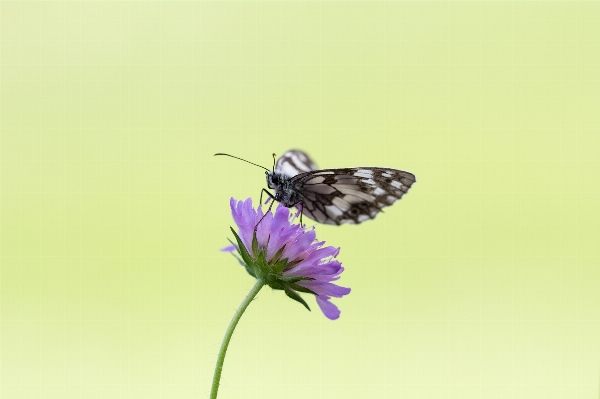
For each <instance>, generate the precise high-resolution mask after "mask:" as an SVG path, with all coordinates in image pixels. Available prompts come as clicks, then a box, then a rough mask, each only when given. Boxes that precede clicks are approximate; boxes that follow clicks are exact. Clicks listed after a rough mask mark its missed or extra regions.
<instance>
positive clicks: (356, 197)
mask: <svg viewBox="0 0 600 399" xmlns="http://www.w3.org/2000/svg"><path fill="white" fill-rule="evenodd" d="M415 181H416V178H415V176H414V175H413V174H412V173H409V172H404V171H401V170H396V169H389V168H373V167H360V168H341V169H322V170H313V171H307V172H304V173H301V174H298V175H295V176H294V177H293V178H292V182H293V183H294V184H293V185H294V187H295V188H296V189H297V190H298V192H299V193H300V194H301V196H302V206H301V207H302V213H303V214H304V215H306V216H307V217H309V218H311V219H313V220H315V221H317V222H320V223H326V224H337V225H339V224H342V223H356V224H357V223H361V222H364V221H365V220H369V219H373V218H374V217H375V216H376V215H377V214H378V213H379V212H380V211H381V210H382V208H384V207H386V206H389V205H392V204H393V203H394V202H396V201H397V200H399V199H400V198H402V196H403V195H404V194H405V193H406V192H407V191H408V189H409V188H410V187H411V186H412V184H413V183H414V182H415Z"/></svg>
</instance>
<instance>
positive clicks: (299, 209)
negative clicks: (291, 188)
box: [292, 200, 304, 227]
mask: <svg viewBox="0 0 600 399" xmlns="http://www.w3.org/2000/svg"><path fill="white" fill-rule="evenodd" d="M298 204H300V205H301V207H298V206H297V205H298ZM292 206H295V207H297V208H298V213H300V227H304V226H303V224H302V207H304V202H302V200H300V201H298V202H296V203H295V204H294V205H292Z"/></svg>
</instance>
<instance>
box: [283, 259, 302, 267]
mask: <svg viewBox="0 0 600 399" xmlns="http://www.w3.org/2000/svg"><path fill="white" fill-rule="evenodd" d="M303 260H304V259H298V260H295V261H293V262H290V263H288V264H287V265H286V266H287V268H288V269H289V268H290V267H292V266H296V265H297V264H298V263H300V262H302V261H303Z"/></svg>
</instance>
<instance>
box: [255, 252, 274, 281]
mask: <svg viewBox="0 0 600 399" xmlns="http://www.w3.org/2000/svg"><path fill="white" fill-rule="evenodd" d="M266 257H267V255H266V251H265V250H264V249H263V250H261V251H260V252H259V253H258V256H257V259H256V262H257V264H258V267H259V268H260V273H261V278H262V279H265V278H266V277H267V276H268V275H269V273H270V271H271V268H270V266H269V264H268V263H267V259H266Z"/></svg>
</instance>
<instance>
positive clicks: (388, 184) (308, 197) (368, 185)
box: [216, 150, 416, 225]
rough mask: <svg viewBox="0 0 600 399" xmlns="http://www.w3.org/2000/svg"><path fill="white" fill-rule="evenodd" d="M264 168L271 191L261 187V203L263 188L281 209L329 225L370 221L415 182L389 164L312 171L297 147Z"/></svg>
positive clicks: (311, 167) (309, 163) (310, 162)
mask: <svg viewBox="0 0 600 399" xmlns="http://www.w3.org/2000/svg"><path fill="white" fill-rule="evenodd" d="M216 155H228V154H216ZM228 156H231V155H228ZM233 158H237V157H233ZM238 159H241V158H238ZM243 161H245V160H243ZM246 162H248V161H246ZM249 163H251V162H249ZM254 165H256V164H254ZM256 166H260V165H256ZM261 167H262V166H261ZM262 168H264V167H262ZM264 169H266V168H264ZM266 170H267V171H266V173H265V174H266V178H267V186H268V187H269V188H270V189H272V190H274V191H275V194H274V195H273V194H271V193H270V192H269V191H267V190H266V189H263V190H262V192H261V203H262V193H263V192H265V193H267V194H268V195H269V196H270V197H271V198H272V199H274V200H275V201H278V202H280V203H281V204H282V205H283V206H285V207H287V208H291V207H294V206H295V207H297V208H298V209H299V210H301V212H302V214H301V215H304V216H306V217H308V218H310V219H312V220H314V221H316V222H319V223H324V224H333V225H340V224H343V223H353V224H358V223H362V222H364V221H366V220H370V219H374V218H375V216H377V214H378V213H379V212H381V211H382V209H383V208H385V207H386V206H390V205H392V204H393V203H394V202H396V201H397V200H399V199H400V198H402V196H403V195H404V194H406V193H407V192H408V189H409V188H410V187H411V186H412V185H413V184H414V183H415V182H416V177H415V175H413V174H412V173H409V172H405V171H402V170H397V169H390V168H377V167H357V168H339V169H318V168H317V165H316V164H315V163H314V162H313V161H312V160H311V159H310V157H309V156H308V155H307V154H306V153H304V152H302V151H300V150H289V151H287V152H285V153H284V154H283V155H282V156H281V157H280V158H279V159H277V162H275V163H274V166H273V170H272V171H270V170H268V169H266Z"/></svg>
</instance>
